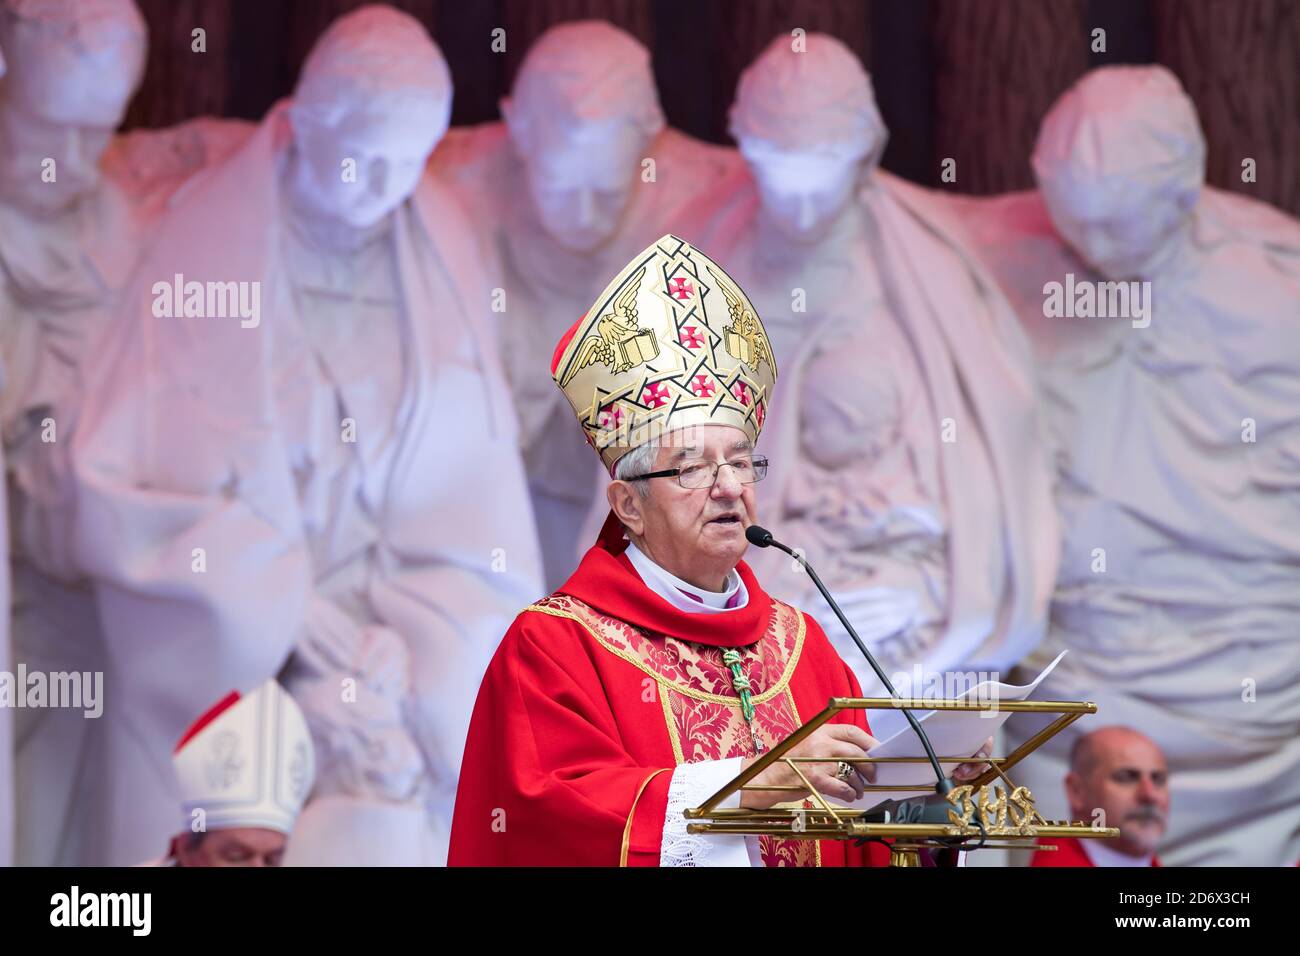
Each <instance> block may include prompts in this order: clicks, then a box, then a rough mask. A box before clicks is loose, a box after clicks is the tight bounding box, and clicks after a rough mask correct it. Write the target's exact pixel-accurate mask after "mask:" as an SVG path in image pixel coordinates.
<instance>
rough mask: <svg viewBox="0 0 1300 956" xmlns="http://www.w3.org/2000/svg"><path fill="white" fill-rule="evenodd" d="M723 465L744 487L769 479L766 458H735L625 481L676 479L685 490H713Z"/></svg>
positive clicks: (635, 477) (687, 466) (656, 472)
mask: <svg viewBox="0 0 1300 956" xmlns="http://www.w3.org/2000/svg"><path fill="white" fill-rule="evenodd" d="M723 465H728V466H730V468H731V470H732V471H733V472H735V474H736V480H737V481H739V482H740V483H741V484H742V485H752V484H753V483H754V482H756V481H762V480H763V479H764V478H766V477H767V459H766V458H733V459H732V460H731V461H722V462H718V461H692V462H689V463H687V464H685V465H683V466H682V467H680V468H669V469H667V470H666V471H652V472H650V473H649V474H645V475H634V476H633V477H631V478H624V479H623V480H624V481H644V480H645V479H647V478H673V477H676V479H677V483H678V484H679V485H681V486H682V487H683V488H687V489H690V490H694V489H696V488H712V487H713V483H714V482H715V481H717V480H718V469H719V468H721V467H722V466H723Z"/></svg>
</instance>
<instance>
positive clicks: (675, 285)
mask: <svg viewBox="0 0 1300 956" xmlns="http://www.w3.org/2000/svg"><path fill="white" fill-rule="evenodd" d="M668 294H669V295H670V296H672V297H673V298H674V299H678V300H684V299H689V298H690V297H691V296H692V295H694V294H695V286H693V285H691V284H690V283H689V282H687V281H686V280H685V279H683V278H682V277H681V276H675V277H674V278H672V279H669V280H668Z"/></svg>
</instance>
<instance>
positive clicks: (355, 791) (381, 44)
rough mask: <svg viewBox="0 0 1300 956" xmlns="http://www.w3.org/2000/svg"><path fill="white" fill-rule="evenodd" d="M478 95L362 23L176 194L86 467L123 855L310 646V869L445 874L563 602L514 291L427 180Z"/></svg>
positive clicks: (294, 676) (305, 683)
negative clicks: (509, 690)
mask: <svg viewBox="0 0 1300 956" xmlns="http://www.w3.org/2000/svg"><path fill="white" fill-rule="evenodd" d="M451 95H452V89H451V82H450V76H449V73H448V71H447V67H446V64H445V61H444V60H443V58H442V55H441V52H440V51H439V50H438V49H437V47H436V46H435V45H434V44H433V42H432V41H431V40H430V39H429V37H428V35H427V34H426V33H425V31H424V29H423V28H422V27H421V26H420V24H419V23H418V22H417V21H416V20H414V19H413V18H412V17H410V16H408V15H407V14H404V13H400V12H398V11H396V10H393V9H392V8H389V7H382V6H367V7H362V8H360V9H358V10H356V11H354V12H352V13H349V14H348V15H347V16H345V17H342V18H340V19H339V20H337V21H336V22H335V23H334V24H333V25H332V26H331V27H330V28H329V30H327V31H326V33H325V34H324V35H323V36H322V37H321V39H320V40H319V41H318V42H317V44H316V46H315V48H314V49H313V51H312V53H311V55H310V56H309V57H308V59H307V62H306V64H305V65H304V67H303V71H302V75H301V77H300V79H299V82H298V85H297V88H296V89H295V91H294V95H293V97H292V98H291V99H290V100H286V101H284V102H281V103H279V104H277V105H276V106H275V107H273V108H272V109H271V111H270V112H269V113H268V115H267V116H266V118H265V119H264V120H263V122H262V123H261V125H260V126H259V128H258V129H257V130H256V132H255V133H254V134H253V135H252V136H251V137H250V138H249V139H248V140H247V141H246V142H245V143H244V144H243V146H242V147H241V148H240V149H238V151H237V152H235V153H234V154H233V155H231V156H230V157H229V158H228V159H227V160H226V161H225V162H224V163H222V164H221V165H220V166H219V167H217V168H214V169H210V170H208V171H207V172H205V173H204V174H202V175H201V176H200V177H198V178H196V179H195V180H192V181H191V183H190V184H189V185H188V186H187V187H186V188H184V189H183V190H182V192H181V194H180V195H178V196H177V198H176V200H175V201H174V202H172V203H171V205H170V208H169V210H168V212H167V215H166V216H165V218H164V219H163V221H162V222H161V224H160V226H159V228H158V233H157V236H156V239H155V241H154V242H153V244H152V245H151V248H150V252H149V254H148V255H147V256H146V257H145V259H144V260H143V261H142V263H141V266H140V268H139V269H138V270H137V271H136V274H135V277H134V279H133V283H132V287H131V289H130V291H129V294H128V295H127V297H126V299H125V300H124V303H123V308H122V311H121V314H120V315H119V316H118V321H117V322H116V323H115V324H114V327H113V328H112V330H111V334H110V335H107V336H105V338H104V340H103V341H102V342H101V343H100V344H99V346H98V347H97V348H96V350H95V353H96V354H95V359H96V361H95V364H94V367H93V368H92V369H91V376H90V387H91V388H92V389H93V390H94V391H95V393H96V401H95V402H94V403H93V404H91V405H88V406H87V407H86V408H85V409H84V416H85V417H84V422H83V423H82V425H81V427H80V428H79V430H78V432H77V434H76V436H75V437H74V448H73V460H74V466H75V468H76V474H77V479H78V492H79V496H78V501H77V505H78V509H77V517H78V521H77V529H76V530H77V536H76V545H77V553H78V558H79V560H80V561H82V562H83V563H84V565H85V566H86V567H87V568H88V569H89V571H90V573H92V574H93V575H94V577H95V579H96V580H95V585H96V593H97V597H98V600H99V605H100V609H101V613H102V616H103V622H104V628H105V632H106V644H107V649H108V657H109V659H110V662H111V664H112V666H113V668H114V670H113V676H114V678H115V683H114V685H113V688H112V689H113V693H112V694H110V696H109V700H108V713H107V714H106V717H105V719H106V720H108V721H110V726H111V727H113V728H114V729H115V732H114V733H113V734H112V743H113V748H112V751H113V752H112V754H111V766H112V768H113V775H112V777H111V778H110V780H109V784H110V788H111V793H110V794H109V798H110V799H111V800H112V801H113V802H114V803H115V804H116V805H118V806H129V807H131V808H133V811H134V812H132V813H130V814H127V813H123V812H120V811H119V813H118V826H117V829H116V830H115V832H114V835H113V836H114V839H113V841H112V844H111V846H110V848H109V852H108V854H107V856H108V858H109V860H110V861H112V862H126V861H129V860H130V859H132V858H137V859H138V858H140V857H141V853H142V852H144V851H147V848H148V847H150V846H157V845H158V844H159V841H160V840H163V839H165V838H166V832H165V831H166V829H167V827H168V824H167V822H166V821H167V819H168V815H167V809H166V808H167V806H168V805H169V804H174V802H175V799H176V794H175V792H174V784H173V782H172V780H171V779H170V775H169V773H168V771H167V765H166V764H167V761H166V758H167V754H168V752H169V750H170V747H171V745H172V744H173V743H174V742H175V739H176V736H177V735H178V734H179V733H180V731H181V730H183V729H184V727H185V726H187V725H188V723H189V721H190V720H192V719H193V717H194V716H195V712H196V708H199V709H201V705H202V703H203V702H205V701H210V700H213V699H216V698H218V697H219V696H220V695H221V694H222V693H224V692H225V691H227V690H229V689H231V688H232V687H233V688H237V689H247V688H251V687H254V686H257V685H258V684H259V683H261V682H262V681H264V680H265V679H266V678H267V677H269V676H271V675H273V674H275V673H276V672H277V671H279V670H280V669H281V668H282V666H283V665H285V664H286V660H288V659H289V658H290V655H291V653H292V660H289V663H288V666H287V668H286V670H285V680H286V685H287V686H288V687H289V688H290V690H291V691H292V692H293V693H294V695H295V697H296V698H297V699H298V700H299V702H300V704H301V705H302V708H303V711H304V713H305V714H306V717H307V720H308V723H309V724H310V726H311V727H312V732H313V736H314V739H315V743H316V747H317V756H318V777H317V785H316V789H315V791H314V796H313V799H312V801H311V802H310V803H309V804H308V806H307V808H306V810H305V811H304V813H303V815H302V817H301V818H300V819H299V821H298V824H297V828H296V830H295V835H294V840H293V842H292V844H291V846H290V849H289V856H288V858H287V860H286V862H289V863H293V862H298V863H322V862H338V863H397V862H403V863H404V862H411V863H437V862H440V861H441V860H442V859H443V858H444V857H445V852H446V847H445V820H446V818H447V817H449V815H450V811H451V804H452V799H453V796H454V792H455V784H456V779H457V774H458V769H459V761H460V757H461V750H462V747H463V743H464V735H465V728H466V726H467V724H468V721H469V715H470V710H471V707H472V705H473V700H474V693H475V689H476V688H477V686H478V682H479V678H480V675H481V673H482V670H483V668H484V667H485V666H486V663H487V660H488V658H489V656H490V655H491V653H492V652H493V650H494V649H495V645H496V642H497V640H498V639H499V637H500V635H501V634H502V633H503V632H504V630H505V628H506V626H507V625H508V623H509V621H510V620H511V619H512V618H513V616H514V615H515V614H516V613H517V611H518V610H519V608H520V607H522V606H524V605H525V604H527V603H528V602H529V601H531V600H534V599H535V598H536V596H537V595H538V594H539V593H541V588H542V585H541V574H540V557H539V554H538V547H537V542H536V534H535V530H534V525H533V520H532V515H531V512H530V509H529V505H528V496H527V493H526V485H525V481H524V476H523V469H522V465H521V462H520V457H519V452H518V435H517V428H516V425H515V421H514V415H513V410H512V408H511V406H510V402H509V398H508V391H507V388H506V385H505V381H504V376H503V374H502V372H501V369H500V365H499V360H498V357H497V352H496V346H495V340H494V338H493V335H492V329H491V327H490V313H489V311H488V309H489V308H490V299H491V297H490V286H489V284H488V283H487V281H486V278H485V276H484V274H483V269H482V266H483V262H482V260H481V258H480V256H479V254H478V251H477V250H476V249H475V248H474V243H473V241H472V238H469V237H472V235H473V233H472V231H471V230H470V228H469V225H468V223H467V222H466V221H465V220H464V218H463V216H462V214H461V211H460V208H459V206H458V205H457V204H456V203H455V202H454V201H453V200H452V199H451V197H449V196H448V195H447V193H446V191H445V190H444V189H442V188H441V187H440V186H439V184H438V183H436V182H435V181H434V180H433V179H432V178H431V177H427V176H424V175H423V173H424V170H425V166H426V163H427V160H428V157H429V154H430V152H431V151H432V150H433V148H434V146H435V144H436V143H437V142H438V141H439V139H440V138H441V137H442V136H443V134H444V132H445V131H446V129H447V122H448V118H449V115H450V101H451ZM115 702H116V707H117V709H114V708H115ZM117 729H120V730H121V731H122V732H121V733H117V732H116V730H117ZM373 826H382V828H383V832H384V833H385V834H386V835H387V838H386V839H385V840H383V841H380V842H376V841H374V840H369V839H367V834H368V832H369V829H370V828H371V827H373Z"/></svg>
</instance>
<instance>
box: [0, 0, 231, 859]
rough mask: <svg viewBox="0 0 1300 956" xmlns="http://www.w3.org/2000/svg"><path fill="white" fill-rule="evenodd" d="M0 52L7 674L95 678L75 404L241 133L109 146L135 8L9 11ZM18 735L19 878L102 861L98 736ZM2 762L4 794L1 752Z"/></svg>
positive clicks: (135, 63) (54, 725)
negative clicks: (126, 297)
mask: <svg viewBox="0 0 1300 956" xmlns="http://www.w3.org/2000/svg"><path fill="white" fill-rule="evenodd" d="M0 42H3V43H5V44H6V45H7V46H9V47H11V48H12V49H13V50H14V51H15V52H14V53H13V54H12V56H11V59H12V64H11V65H12V67H13V69H12V71H11V72H10V74H9V76H8V77H7V78H6V79H5V80H4V81H3V82H0V361H2V362H3V364H4V366H5V368H6V370H8V374H7V376H6V381H5V384H4V387H3V390H2V391H0V418H2V422H3V432H4V445H5V450H6V453H7V457H8V465H9V467H8V470H7V478H8V491H9V495H8V497H9V503H10V506H11V508H12V512H13V522H12V526H13V542H12V558H13V580H14V590H15V600H14V619H13V628H14V633H13V644H14V647H13V651H14V654H13V662H14V663H15V665H16V664H18V663H21V664H22V665H23V666H24V667H25V668H27V669H28V670H29V671H33V672H36V671H39V672H42V673H46V674H48V673H51V672H70V671H79V672H94V671H103V669H104V667H105V658H104V655H103V650H102V639H101V637H100V632H99V627H98V623H97V620H96V614H95V607H94V598H93V595H92V593H91V591H90V589H89V587H88V585H87V583H86V582H85V581H84V580H83V579H82V575H81V574H80V570H79V568H78V567H77V565H76V562H75V561H74V560H73V559H72V557H71V555H70V551H69V547H70V540H69V535H70V518H71V515H72V501H73V495H72V491H71V487H70V481H69V472H68V461H67V449H68V447H69V445H70V441H71V436H72V434H73V432H74V431H75V409H76V407H77V405H78V404H79V402H80V401H82V400H83V397H82V393H81V387H82V382H83V377H82V372H81V359H82V355H83V352H84V351H85V349H86V348H88V343H89V342H90V341H92V340H93V338H94V337H95V336H96V335H97V334H99V332H100V327H101V326H102V325H103V324H104V323H105V321H106V320H107V319H108V318H109V317H110V316H111V315H112V313H113V308H114V303H115V300H116V297H117V295H118V294H119V292H120V290H121V288H122V287H123V285H124V283H125V282H126V280H127V278H128V276H129V275H130V271H131V268H132V267H133V265H134V263H135V261H136V258H137V256H138V254H139V251H140V248H141V245H142V243H143V242H144V241H145V239H146V237H147V235H148V233H149V229H150V225H151V223H153V222H154V221H155V220H156V219H157V217H158V215H159V214H160V213H161V211H162V209H163V207H164V206H165V204H166V202H167V200H168V198H169V197H170V196H171V195H172V194H173V192H174V191H175V190H176V189H177V188H178V187H180V186H181V185H182V184H183V183H185V182H186V180H187V179H188V178H189V177H190V176H191V175H192V174H194V173H196V172H197V171H199V170H201V169H202V168H203V167H204V166H205V165H207V164H209V163H211V162H212V161H213V160H214V158H215V157H217V156H220V155H222V154H223V153H224V152H225V151H228V150H229V149H230V148H232V146H233V144H234V143H237V142H238V141H239V140H240V139H241V138H242V137H243V136H245V135H247V133H246V131H247V129H248V128H249V124H245V123H242V122H239V121H229V120H216V119H212V118H207V117H204V118H200V119H196V120H191V121H189V122H187V123H184V124H181V125H180V126H178V127H175V128H172V129H168V130H140V131H135V132H132V133H129V134H125V135H120V136H116V135H114V134H113V130H114V129H115V128H116V127H117V125H118V124H119V123H120V121H121V119H122V115H123V113H124V112H125V110H126V106H127V103H128V102H129V100H130V98H131V95H132V94H133V93H134V91H135V89H136V87H137V86H138V84H139V81H140V77H141V74H142V72H143V69H144V52H145V45H146V35H145V25H144V21H143V20H142V18H141V17H140V14H139V11H138V10H137V9H136V7H135V5H134V3H133V0H92V2H73V0H5V2H3V3H0ZM7 539H8V536H7V535H6V540H7ZM6 570H7V566H6ZM5 607H8V602H7V601H6V602H5ZM17 717H18V723H17V735H16V741H15V743H16V747H17V753H16V766H15V775H16V778H17V779H16V784H17V805H18V826H17V831H16V832H17V836H18V841H19V842H18V844H17V850H16V859H17V861H18V862H20V863H30V864H50V863H78V862H90V861H93V860H97V859H100V854H99V850H98V847H99V845H100V844H99V841H100V840H101V839H102V837H103V832H104V830H105V827H104V825H103V817H102V812H101V811H100V810H98V809H97V808H96V806H94V804H95V801H96V800H97V796H96V790H95V783H94V781H95V780H96V779H97V778H98V777H99V776H101V775H102V772H103V771H102V768H101V767H100V764H99V761H100V760H101V759H102V753H103V750H104V748H103V746H102V743H101V739H100V737H99V736H98V734H99V733H100V728H99V725H98V723H97V722H96V721H94V720H87V719H85V718H84V717H83V716H82V713H81V711H80V710H72V709H51V708H46V709H24V710H20V711H18V712H17ZM0 749H2V750H3V753H4V755H5V756H4V757H0V779H5V778H6V777H7V776H8V775H7V773H6V772H5V771H4V769H3V761H4V760H7V759H8V756H9V753H10V750H11V747H10V746H4V747H2V748H0ZM69 755H73V756H71V757H70V756H69ZM74 768H75V769H74ZM0 858H3V857H2V855H0Z"/></svg>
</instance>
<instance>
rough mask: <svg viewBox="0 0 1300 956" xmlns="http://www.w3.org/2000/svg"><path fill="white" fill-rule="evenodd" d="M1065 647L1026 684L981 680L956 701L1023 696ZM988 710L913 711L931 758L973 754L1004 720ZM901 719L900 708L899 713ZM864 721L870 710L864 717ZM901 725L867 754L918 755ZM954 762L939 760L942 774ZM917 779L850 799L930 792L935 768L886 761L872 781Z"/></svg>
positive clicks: (862, 804)
mask: <svg viewBox="0 0 1300 956" xmlns="http://www.w3.org/2000/svg"><path fill="white" fill-rule="evenodd" d="M1066 653H1067V651H1061V653H1060V654H1057V655H1056V660H1054V661H1052V663H1050V664H1048V665H1047V666H1046V667H1045V668H1043V672H1042V673H1041V674H1039V675H1038V676H1037V677H1035V678H1034V679H1033V681H1032V682H1031V683H1028V684H1025V685H1023V686H1020V685H1016V684H1004V683H1002V682H1001V681H981V682H980V683H978V684H976V685H975V686H974V687H971V688H969V689H967V690H966V692H965V693H963V694H960V695H958V697H957V698H956V699H957V700H965V699H967V698H972V699H974V700H985V701H993V700H999V701H1002V700H1026V699H1027V698H1028V697H1029V695H1030V694H1032V693H1033V692H1034V690H1035V689H1036V688H1037V687H1038V685H1039V684H1041V683H1042V682H1043V679H1044V678H1045V677H1047V675H1048V674H1050V673H1051V672H1052V670H1053V668H1055V667H1056V665H1057V664H1059V663H1060V661H1061V658H1062V657H1064V656H1065V655H1066ZM987 713H988V712H981V713H975V712H973V711H964V710H927V711H924V712H919V713H917V715H916V719H917V722H918V723H920V724H921V725H922V726H923V727H924V728H925V732H926V734H927V735H928V736H929V738H930V745H931V746H932V747H934V753H935V756H936V757H952V756H956V755H958V754H973V753H975V751H977V750H979V748H980V746H981V745H982V744H983V743H984V741H985V740H986V739H988V738H989V737H990V736H992V735H993V732H994V731H996V730H997V729H998V728H999V727H1001V726H1002V724H1003V723H1004V722H1005V721H1006V719H1007V718H1008V717H1009V716H1011V714H1010V712H1009V711H1005V710H999V711H997V712H996V714H994V715H993V716H986V714H987ZM899 717H900V719H901V718H902V715H901V713H900V714H899ZM867 720H868V722H870V720H871V715H870V714H869V715H868V717H867ZM902 725H903V726H902V728H901V729H899V730H898V731H897V732H895V733H894V734H893V735H891V736H890V737H888V738H887V739H885V740H882V741H881V742H880V743H879V744H877V745H876V746H874V747H872V748H871V749H870V750H868V751H867V753H868V754H869V755H870V756H872V757H923V756H925V750H924V748H922V746H921V741H920V738H918V737H917V736H916V732H915V731H913V730H912V728H911V725H909V724H908V723H907V721H906V720H905V719H903V720H902ZM956 767H957V764H943V769H944V772H945V773H948V774H951V773H952V771H953V770H954V769H956ZM913 782H916V783H917V784H919V786H918V789H916V790H911V791H903V790H894V791H871V790H868V791H867V793H866V794H865V795H864V796H863V798H862V799H861V800H858V801H856V802H854V803H853V804H852V806H854V807H857V808H866V807H873V806H875V805H876V804H878V803H880V802H881V801H882V800H902V799H904V798H906V797H915V796H921V795H923V794H927V793H933V792H934V771H933V770H932V769H931V768H930V767H929V765H928V764H921V763H885V764H876V783H877V784H879V785H889V786H898V785H901V784H908V783H913Z"/></svg>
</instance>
